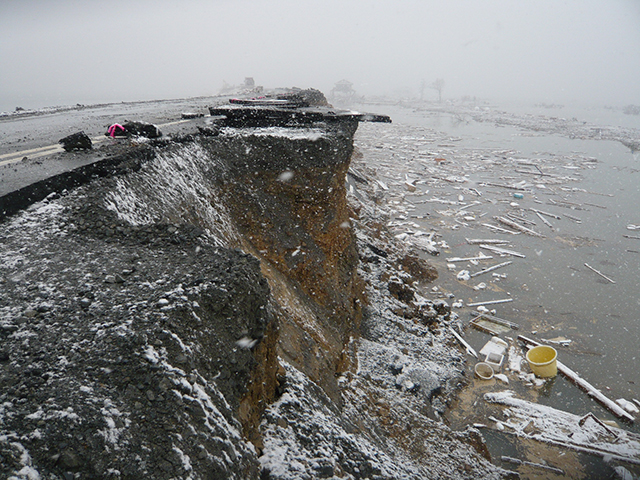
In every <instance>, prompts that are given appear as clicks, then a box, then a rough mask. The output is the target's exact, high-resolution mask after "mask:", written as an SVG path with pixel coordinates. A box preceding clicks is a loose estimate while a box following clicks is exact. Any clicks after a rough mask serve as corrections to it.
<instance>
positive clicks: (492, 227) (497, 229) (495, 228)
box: [482, 223, 520, 235]
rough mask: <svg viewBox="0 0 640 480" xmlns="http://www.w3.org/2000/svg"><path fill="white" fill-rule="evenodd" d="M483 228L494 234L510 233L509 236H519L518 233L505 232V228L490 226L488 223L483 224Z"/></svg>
mask: <svg viewBox="0 0 640 480" xmlns="http://www.w3.org/2000/svg"><path fill="white" fill-rule="evenodd" d="M482 226H483V227H487V228H490V229H491V230H494V231H496V232H500V233H510V234H511V235H520V232H514V231H513V230H507V229H506V228H502V227H498V226H497V225H491V224H490V223H483V224H482Z"/></svg>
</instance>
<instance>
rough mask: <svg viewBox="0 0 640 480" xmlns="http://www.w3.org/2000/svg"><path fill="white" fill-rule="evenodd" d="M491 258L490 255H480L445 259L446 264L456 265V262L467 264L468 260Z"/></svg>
mask: <svg viewBox="0 0 640 480" xmlns="http://www.w3.org/2000/svg"><path fill="white" fill-rule="evenodd" d="M492 258H493V257H492V256H491V255H484V254H482V253H481V254H480V255H478V256H477V257H451V258H447V262H451V263H456V262H468V261H470V260H491V259H492Z"/></svg>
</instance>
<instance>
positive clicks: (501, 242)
mask: <svg viewBox="0 0 640 480" xmlns="http://www.w3.org/2000/svg"><path fill="white" fill-rule="evenodd" d="M465 240H466V241H467V243H468V244H469V245H478V244H480V243H483V244H485V245H505V244H508V243H509V241H508V240H500V239H491V238H489V239H482V238H465Z"/></svg>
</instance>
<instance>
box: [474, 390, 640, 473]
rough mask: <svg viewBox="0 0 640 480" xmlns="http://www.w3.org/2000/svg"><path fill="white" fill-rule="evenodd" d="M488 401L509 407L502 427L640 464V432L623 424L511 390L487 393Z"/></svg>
mask: <svg viewBox="0 0 640 480" xmlns="http://www.w3.org/2000/svg"><path fill="white" fill-rule="evenodd" d="M484 399H485V400H486V401H487V402H489V403H496V404H499V405H504V406H506V407H507V410H506V411H505V415H506V416H507V420H504V421H500V423H501V425H502V427H503V428H504V427H507V428H504V430H502V431H503V432H505V433H511V434H513V435H516V436H518V437H523V438H528V439H532V440H537V441H540V442H545V443H549V444H552V445H557V446H561V447H565V448H570V449H573V450H577V451H579V452H585V453H590V454H593V455H599V456H601V457H605V456H611V457H612V458H613V459H615V460H618V461H621V462H626V463H630V464H634V465H640V435H638V434H637V433H633V432H630V431H628V430H624V429H622V428H616V427H611V426H608V425H607V428H604V427H603V426H602V422H596V421H589V420H590V418H591V417H590V416H588V415H587V416H582V417H580V416H578V415H574V414H573V413H569V412H564V411H562V410H557V409H555V408H552V407H549V406H546V405H540V404H537V403H532V402H528V401H526V400H523V399H520V398H516V397H515V396H514V393H513V392H512V391H508V390H507V391H502V392H490V393H486V394H485V395H484Z"/></svg>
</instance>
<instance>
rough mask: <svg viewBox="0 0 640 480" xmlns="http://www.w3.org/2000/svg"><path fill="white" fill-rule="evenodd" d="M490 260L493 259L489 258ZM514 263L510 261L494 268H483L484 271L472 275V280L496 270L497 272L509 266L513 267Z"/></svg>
mask: <svg viewBox="0 0 640 480" xmlns="http://www.w3.org/2000/svg"><path fill="white" fill-rule="evenodd" d="M488 258H492V257H488ZM512 263H513V262H512V261H511V260H509V261H508V262H503V263H499V264H498V265H494V266H493V267H487V268H483V269H482V270H480V271H479V272H476V273H472V274H471V275H470V277H471V278H473V277H477V276H478V275H482V274H483V273H488V272H492V271H494V270H497V269H499V268H502V267H506V266H507V265H511V264H512Z"/></svg>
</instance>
